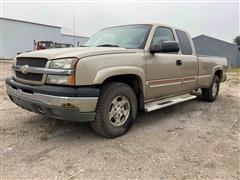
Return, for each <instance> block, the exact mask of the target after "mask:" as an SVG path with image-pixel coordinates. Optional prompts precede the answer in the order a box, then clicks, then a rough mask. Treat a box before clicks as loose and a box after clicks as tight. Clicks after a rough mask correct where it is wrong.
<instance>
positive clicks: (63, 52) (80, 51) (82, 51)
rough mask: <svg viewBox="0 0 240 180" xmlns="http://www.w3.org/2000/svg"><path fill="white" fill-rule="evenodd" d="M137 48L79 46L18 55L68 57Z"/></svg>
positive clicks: (131, 50)
mask: <svg viewBox="0 0 240 180" xmlns="http://www.w3.org/2000/svg"><path fill="white" fill-rule="evenodd" d="M137 51H139V50H137V49H125V48H116V47H78V48H58V49H46V50H38V51H31V52H26V53H22V54H19V55H18V56H17V57H36V58H47V59H58V58H67V57H77V58H83V57H87V56H96V55H104V54H121V53H136V52H137Z"/></svg>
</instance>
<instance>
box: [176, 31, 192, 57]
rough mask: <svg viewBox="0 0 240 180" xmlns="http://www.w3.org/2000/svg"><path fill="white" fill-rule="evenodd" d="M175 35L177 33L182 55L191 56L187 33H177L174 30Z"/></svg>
mask: <svg viewBox="0 0 240 180" xmlns="http://www.w3.org/2000/svg"><path fill="white" fill-rule="evenodd" d="M176 33H177V37H178V40H179V44H180V48H181V51H182V54H186V55H191V54H192V46H191V43H190V41H189V38H188V35H187V33H185V32H184V31H179V30H176Z"/></svg>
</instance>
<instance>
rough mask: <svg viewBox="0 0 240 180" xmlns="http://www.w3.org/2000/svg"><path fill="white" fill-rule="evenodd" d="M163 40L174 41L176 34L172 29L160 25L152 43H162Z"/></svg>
mask: <svg viewBox="0 0 240 180" xmlns="http://www.w3.org/2000/svg"><path fill="white" fill-rule="evenodd" d="M163 41H174V36H173V33H172V30H171V29H169V28H165V27H159V28H157V29H156V31H155V33H154V35H153V39H152V45H157V44H161V43H162V42H163Z"/></svg>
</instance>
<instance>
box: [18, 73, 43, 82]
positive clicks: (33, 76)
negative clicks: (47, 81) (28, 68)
mask: <svg viewBox="0 0 240 180" xmlns="http://www.w3.org/2000/svg"><path fill="white" fill-rule="evenodd" d="M16 76H17V78H20V79H25V80H28V81H41V80H42V77H43V74H34V73H27V74H23V73H21V72H19V71H16Z"/></svg>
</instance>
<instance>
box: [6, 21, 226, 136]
mask: <svg viewBox="0 0 240 180" xmlns="http://www.w3.org/2000/svg"><path fill="white" fill-rule="evenodd" d="M226 69H227V60H226V58H222V57H208V56H197V55H196V51H195V49H194V45H193V42H192V40H191V38H190V36H189V34H188V33H187V32H186V31H183V30H180V29H178V28H174V27H171V26H166V25H162V24H134V25H126V26H117V27H110V28H105V29H102V30H100V31H99V32H98V33H96V34H95V35H93V36H92V37H91V38H90V39H89V40H88V41H87V42H86V43H85V44H84V45H82V47H79V48H63V49H50V50H40V51H33V52H27V53H23V54H20V55H18V56H17V57H16V58H15V59H14V63H13V66H12V70H13V77H10V78H7V79H6V87H7V93H8V95H9V97H10V99H11V100H12V101H13V102H14V103H15V104H17V105H19V106H21V107H22V108H24V109H27V110H29V111H32V112H36V113H39V114H42V115H44V116H46V117H50V118H56V119H62V120H70V121H79V122H90V124H91V126H92V128H93V129H94V130H95V131H96V132H97V133H98V134H101V135H103V136H105V137H108V138H113V137H117V136H120V135H122V134H124V133H125V132H127V130H128V129H129V128H130V127H131V125H132V124H133V122H134V119H135V118H136V115H137V112H138V111H139V110H141V111H145V112H150V111H153V110H156V109H160V108H164V107H167V106H170V105H173V104H176V103H180V102H183V101H187V100H191V99H194V98H196V96H195V95H192V92H193V91H195V90H198V89H201V90H202V99H203V100H206V101H208V102H212V101H215V99H216V97H217V95H218V92H219V85H220V83H221V82H223V81H225V80H226Z"/></svg>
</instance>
